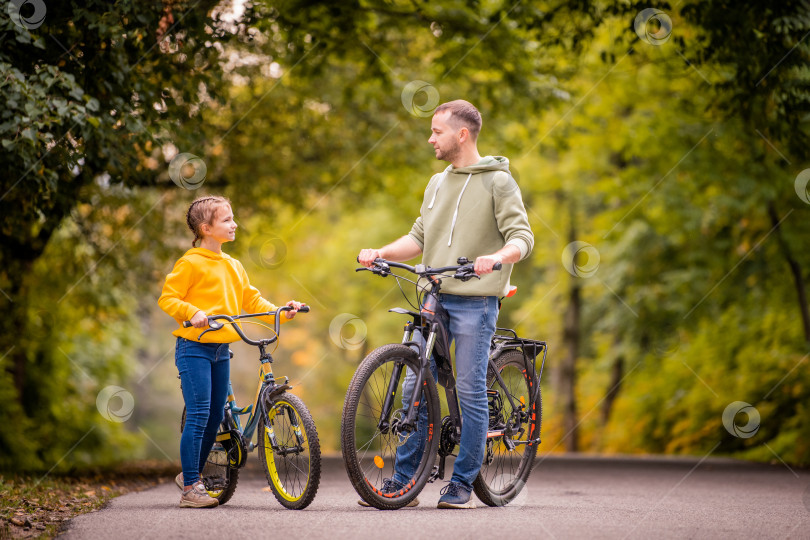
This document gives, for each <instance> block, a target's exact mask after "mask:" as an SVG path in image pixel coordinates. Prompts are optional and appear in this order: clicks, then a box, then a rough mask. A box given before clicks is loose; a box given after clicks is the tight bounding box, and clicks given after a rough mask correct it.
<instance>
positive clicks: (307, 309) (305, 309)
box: [298, 306, 309, 313]
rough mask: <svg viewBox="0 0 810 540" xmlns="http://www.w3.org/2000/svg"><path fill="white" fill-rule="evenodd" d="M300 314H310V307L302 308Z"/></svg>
mask: <svg viewBox="0 0 810 540" xmlns="http://www.w3.org/2000/svg"><path fill="white" fill-rule="evenodd" d="M298 313H309V306H301V308H300V309H299V310H298Z"/></svg>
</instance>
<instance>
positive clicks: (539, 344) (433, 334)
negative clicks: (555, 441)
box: [378, 276, 547, 478]
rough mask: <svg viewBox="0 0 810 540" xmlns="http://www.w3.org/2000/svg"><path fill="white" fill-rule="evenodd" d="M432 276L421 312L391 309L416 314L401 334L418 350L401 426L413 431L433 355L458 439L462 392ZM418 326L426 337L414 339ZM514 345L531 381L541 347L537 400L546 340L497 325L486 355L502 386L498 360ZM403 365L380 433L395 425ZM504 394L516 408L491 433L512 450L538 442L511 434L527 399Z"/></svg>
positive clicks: (441, 472) (385, 408)
mask: <svg viewBox="0 0 810 540" xmlns="http://www.w3.org/2000/svg"><path fill="white" fill-rule="evenodd" d="M431 281H432V286H431V290H430V292H429V293H427V294H426V295H425V301H424V302H423V304H422V306H421V309H420V312H419V313H416V312H414V311H408V310H404V309H401V308H394V309H391V310H389V311H392V312H395V313H400V314H403V315H405V314H407V315H410V316H411V318H412V319H413V320H412V321H409V322H408V323H406V325H405V332H404V334H403V336H402V344H403V345H405V346H407V347H409V348H412V349H415V350H416V351H417V352H418V355H419V372H418V373H417V374H416V381H417V382H416V384H415V385H414V389H413V393H412V395H411V396H408V401H407V403H408V407H407V411H406V413H405V415H404V420H403V421H401V422H399V425H398V426H397V428H398V429H399V430H400V431H401V432H405V433H410V432H411V431H413V430H414V428H415V424H416V415H417V414H418V407H419V402H420V396H421V393H422V387H423V386H424V385H425V384H427V381H426V379H427V377H426V373H427V370H429V369H430V359H431V358H435V360H436V372H437V380H436V382H437V383H438V384H439V385H441V386H442V387H444V389H445V394H446V397H447V406H448V410H449V417H450V419H451V421H452V422H453V426H454V430H453V433H452V439H453V442H454V443H455V444H458V443H459V441H460V440H461V412H460V407H459V402H458V396H457V394H456V388H455V386H456V384H455V377H454V375H453V367H452V363H451V358H450V346H449V345H450V344H449V340H448V337H447V325H448V322H447V313H446V311H445V310H444V308H442V306H441V304H440V303H439V302H438V294H439V291H440V289H441V280H440V279H437V278H435V277H433V276H431ZM416 331H419V332H421V333H422V334H423V338H424V339H423V340H420V341H414V339H413V335H414V332H416ZM497 332H506V333H510V334H511V335H503V334H498V333H497ZM510 350H518V351H520V352H521V353H522V354H523V357H524V362H525V364H526V371H527V373H528V374H529V381H530V382H529V384H530V386H531V385H532V384H534V383H533V381H534V380H535V375H536V374H537V371H536V368H535V363H536V360H537V356H539V354H540V352H542V353H543V360H542V364H541V368H540V374H539V376H538V377H537V379H536V380H537V381H538V384H537V387H536V388H534V389H533V390H532V392H533V393H532V396H531V400H530V401H529V404H531V403H534V401H535V400H536V398H537V395H538V392H539V381H540V376H542V371H543V366H544V365H545V358H546V352H547V347H546V343H545V342H544V341H536V340H530V339H524V338H520V337H518V336H517V334H516V333H515V331H514V330H510V329H506V328H497V329H496V334H495V336H493V339H492V345H491V353H490V355H489V358H488V367H489V370H490V371H491V373H493V374H494V376H495V380H496V384H498V385H500V387H501V388H504V389H506V388H507V385H506V383H505V382H504V380H503V378H502V377H501V374H500V372H499V371H498V369H497V368H496V364H495V362H496V360H497V359H498V357H499V356H500V355H501V354H503V353H504V352H506V351H510ZM403 367H404V366H403V365H398V366H395V367H394V370H393V372H392V374H391V380H390V381H389V387H388V393H387V395H386V398H385V400H384V402H383V407H382V411H381V413H380V421H379V423H378V428H379V429H380V431H381V432H382V433H387V431H388V430H389V429H391V427H392V426H391V414H392V412H393V410H394V407H395V403H394V395H395V394H396V390H397V388H398V386H399V383H400V378H401V376H402V369H403ZM504 394H505V396H506V398H507V400H508V401H509V404H510V407H511V410H512V411H513V413H512V415H511V416H510V418H509V421H508V422H507V424H506V426H505V427H504V428H502V429H495V430H488V431H487V438H488V439H490V438H494V437H503V440H504V443H505V444H506V445H507V446H508V447H509V449H510V450H513V449H514V448H515V445H516V444H529V445H532V444H538V443H539V442H540V439H539V437H538V438H536V439H529V440H527V441H512V440H511V436H512V435H513V434H514V431H513V429H514V426H515V425H519V424H520V418H519V417H518V418H514V415H515V414H518V415H520V414H527V412H526V407H527V404H526V403H523V402H522V400H521V402H520V403H518V402H517V401H516V400H515V399H514V397H513V396H512V395H511V394H510V393H509V392H505V393H504ZM531 435H533V434H530V436H531ZM443 465H444V460H443V459H442V460H441V462H440V465H439V469H438V472H437V474H436V476H437V477H439V478H443V477H444V470H443V469H444V467H443Z"/></svg>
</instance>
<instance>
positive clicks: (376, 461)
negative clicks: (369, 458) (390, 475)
mask: <svg viewBox="0 0 810 540" xmlns="http://www.w3.org/2000/svg"><path fill="white" fill-rule="evenodd" d="M374 465H376V466H377V468H378V469H382V468H383V466H384V465H385V463H384V462H383V458H381V457H380V456H374Z"/></svg>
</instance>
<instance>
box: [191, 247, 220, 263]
mask: <svg viewBox="0 0 810 540" xmlns="http://www.w3.org/2000/svg"><path fill="white" fill-rule="evenodd" d="M193 255H198V256H200V257H205V258H206V259H212V260H214V261H221V260H224V259H230V258H231V256H230V255H228V254H227V253H224V252H219V253H216V252H215V251H211V250H210V249H205V248H201V247H195V248H191V249H190V250H188V251H186V253H185V254H184V255H183V256H184V257H190V256H193Z"/></svg>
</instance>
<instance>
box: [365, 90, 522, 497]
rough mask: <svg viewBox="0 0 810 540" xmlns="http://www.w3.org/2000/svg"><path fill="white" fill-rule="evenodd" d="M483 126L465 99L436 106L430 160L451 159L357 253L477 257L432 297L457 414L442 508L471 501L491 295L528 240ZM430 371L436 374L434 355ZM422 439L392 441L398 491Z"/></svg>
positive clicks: (444, 262)
mask: <svg viewBox="0 0 810 540" xmlns="http://www.w3.org/2000/svg"><path fill="white" fill-rule="evenodd" d="M480 131H481V114H480V113H479V112H478V110H477V109H476V108H475V107H474V106H473V105H472V104H470V103H468V102H466V101H463V100H456V101H451V102H449V103H444V104H442V105H440V106H439V107H437V108H436V111H435V113H434V115H433V120H432V122H431V136H430V138H429V139H428V142H429V143H430V144H432V145H433V148H434V150H435V152H436V159H441V160H443V161H448V162H450V165H449V166H448V167H447V168H446V169H445V170H444V171H443V172H442V173H439V174H436V175H434V176H433V177H432V178H431V179H430V182H429V183H428V185H427V189H425V195H424V200H423V202H422V208H421V212H420V216H419V217H418V218H417V219H416V222H415V223H414V225H413V228H412V229H411V231H410V233H409V234H408V235H406V236H403V237H401V238H399V239H398V240H395V241H394V242H392V243H390V244H388V245H386V246H384V247H382V248H379V249H364V250H362V251H361V252H360V255H359V256H358V260H359V261H360V263H361V264H363V265H364V266H366V267H369V266H371V265H372V263H373V262H374V259H376V258H378V257H379V258H383V259H387V260H390V261H398V262H402V261H407V260H410V259H412V258H414V257H416V256H418V255H419V254H422V262H423V263H424V264H426V265H428V266H432V267H439V266H450V265H454V264H457V262H456V260H457V259H458V258H459V257H467V258H468V259H470V260H475V272H476V274H478V275H479V276H481V279H480V280H476V279H473V280H470V281H467V282H461V281H458V280H452V279H448V280H445V281H444V283H443V284H442V285H443V289H442V294H440V298H439V301H440V303H441V304H442V306H443V307H444V308H445V309H446V310H447V311H448V313H449V315H450V328H449V329H450V334H451V335H450V338H451V339H454V340H455V343H456V374H457V380H456V389H457V392H458V397H459V403H460V406H461V415H462V419H463V427H462V430H461V441H460V444H459V452H458V458H457V459H456V461H455V464H454V467H453V476H452V478H451V480H450V483H449V484H448V485H447V486H446V487H445V488H444V489H443V490H442V496H441V498H440V499H439V504H438V507H439V508H474V507H475V503H474V501H473V499H472V483H473V480H475V477H476V476H477V475H478V471H479V470H480V468H481V463H482V461H483V458H484V449H485V442H486V434H487V428H488V406H487V397H486V374H487V358H488V355H489V344H490V341H491V339H492V336H493V334H494V333H495V321H496V320H497V317H498V297H499V296H504V295H505V294H506V293H507V291H508V290H509V275H510V274H511V271H512V265H513V263H516V262H518V261H520V260H522V259H524V258H526V257H527V256H528V255H529V253H531V250H532V247H533V246H534V236H533V234H532V231H531V229H530V227H529V222H528V219H527V216H526V209H525V208H524V206H523V201H522V199H521V196H520V189H518V186H517V184H516V183H515V181H514V179H513V178H512V176H511V174H510V172H509V160H507V159H506V158H504V157H498V156H486V157H483V158H482V157H481V156H480V155H479V153H478V147H477V139H478V133H479V132H480ZM496 263H502V265H503V269H502V270H501V271H500V272H493V266H494V265H495V264H496ZM433 371H434V376H435V364H434V366H433ZM414 379H415V375H414V374H413V373H412V372H411V371H410V370H409V371H408V373H407V374H406V377H405V382H404V383H403V387H404V388H412V387H413V384H414ZM403 391H404V392H405V390H403ZM405 395H409V394H407V393H406V394H405ZM423 407H424V405H423ZM421 445H422V441H421V440H420V438H419V437H410V438H409V439H408V440H407V441H406V442H405V443H404V444H403V445H402V446H400V447H399V448H398V449H397V463H396V467H395V474H394V477H393V478H392V479H390V480H389V481H387V483H386V486H385V488H384V489H385V490H386V491H388V492H393V491H397V490H399V489H401V487H402V486H403V485H405V484H406V483H407V482H408V481H409V478H410V475H412V474H413V470H414V468H415V467H416V465H417V464H418V462H419V455H421V452H422V448H423V447H422V446H421ZM416 504H418V502H416ZM411 505H414V506H415V504H414V503H413V502H412V503H411Z"/></svg>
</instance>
